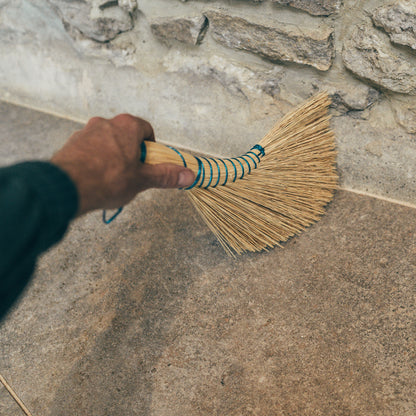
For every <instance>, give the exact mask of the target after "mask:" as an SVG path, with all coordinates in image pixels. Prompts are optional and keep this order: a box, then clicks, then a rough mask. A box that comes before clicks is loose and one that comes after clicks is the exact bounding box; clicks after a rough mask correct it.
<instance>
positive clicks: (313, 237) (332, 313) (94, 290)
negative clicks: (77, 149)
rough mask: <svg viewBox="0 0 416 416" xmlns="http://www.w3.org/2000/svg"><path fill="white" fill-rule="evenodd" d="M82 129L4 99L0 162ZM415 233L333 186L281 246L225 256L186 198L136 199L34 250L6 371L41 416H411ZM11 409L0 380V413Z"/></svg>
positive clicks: (395, 215)
mask: <svg viewBox="0 0 416 416" xmlns="http://www.w3.org/2000/svg"><path fill="white" fill-rule="evenodd" d="M78 127H79V126H78V125H76V124H75V123H72V122H68V121H65V120H61V119H57V118H54V117H51V116H48V115H44V114H40V113H36V112H33V111H29V110H26V109H23V108H18V107H14V106H10V105H6V104H0V163H1V164H2V165H3V164H5V163H9V162H12V161H14V160H21V159H22V158H31V157H33V158H37V157H48V156H49V155H50V154H51V153H52V151H53V150H54V149H55V148H57V147H59V145H60V144H61V143H63V142H64V141H65V139H66V138H67V137H68V136H69V135H70V133H71V132H72V131H73V130H74V129H77V128H78ZM415 222H416V211H415V210H412V209H410V208H406V207H403V206H399V205H394V204H391V203H387V202H384V201H380V200H377V199H372V198H368V197H362V196H358V195H356V194H352V193H349V192H345V191H340V192H338V193H337V195H336V197H335V200H334V202H333V203H332V204H331V205H330V206H329V207H328V210H327V214H326V215H325V216H324V217H323V218H322V220H321V221H320V222H318V223H317V224H316V225H314V226H312V227H310V228H309V229H307V230H306V231H305V232H304V233H303V234H301V235H300V236H299V237H296V238H293V239H292V240H290V241H289V242H288V243H286V244H284V246H283V248H277V249H275V250H272V251H270V252H268V253H261V254H252V255H244V256H241V257H239V258H238V259H236V260H234V259H231V258H229V257H227V256H226V254H225V253H224V252H223V251H222V249H221V247H220V246H219V245H218V244H217V242H216V241H215V239H214V237H213V236H212V235H211V233H210V232H209V231H208V230H207V229H206V227H205V226H204V225H203V223H202V222H201V220H200V219H199V217H198V215H197V214H196V213H195V212H194V211H193V208H192V207H191V205H190V203H189V202H188V200H187V198H186V196H185V195H184V193H182V192H180V191H159V190H152V191H148V192H145V193H143V194H141V195H139V196H138V197H137V198H136V199H135V201H134V202H133V203H131V204H130V205H129V206H128V207H126V209H125V212H123V214H122V215H121V216H120V217H119V218H118V219H117V220H116V221H115V222H114V223H113V224H111V225H110V226H104V225H103V224H102V223H101V218H100V213H99V212H97V213H92V214H89V215H88V216H85V217H83V218H81V219H79V220H77V221H76V222H74V223H73V225H72V227H71V229H70V231H69V232H68V234H67V235H66V237H65V239H64V240H63V241H62V242H61V243H60V244H59V245H58V246H56V247H54V248H52V249H51V250H50V251H49V252H48V253H46V254H45V255H44V256H43V257H42V259H41V260H40V262H39V265H38V270H37V273H36V276H35V278H34V279H33V280H32V283H31V285H30V287H29V288H28V289H27V291H26V293H25V295H24V297H23V298H22V299H21V301H20V302H19V304H18V305H17V306H16V307H15V308H14V309H13V311H12V312H11V313H10V315H9V316H8V319H7V320H6V321H5V322H4V323H3V324H2V325H1V326H0V373H1V374H2V375H3V376H4V377H5V378H6V379H7V380H8V381H9V382H10V384H12V385H13V387H14V388H15V390H16V392H17V393H18V394H19V396H20V397H21V399H22V400H23V401H24V402H25V403H26V405H27V406H28V407H29V409H30V410H31V411H32V412H33V414H34V415H36V416H46V415H50V416H60V415H62V416H63V415H65V416H67V415H71V416H86V415H88V416H130V415H132V416H133V415H140V416H147V415H154V416H156V415H157V416H164V415H166V416H167V415H169V416H179V415H189V416H193V415H201V416H202V415H203V416H212V415H227V416H234V415H235V416H237V415H238V416H243V415H252V416H254V415H256V416H269V415H290V416H292V415H302V416H303V415H314V416H315V415H325V416H327V415H366V416H367V415H377V416H378V415H383V416H384V415H401V416H402V415H403V416H413V415H415V414H416V397H415V395H414V387H415V385H416V352H415V351H416V306H415V305H416V281H415V274H416V232H415V227H414V224H415ZM17 238H18V236H17ZM21 414H22V413H21V411H20V410H19V408H18V407H17V405H16V404H15V403H14V402H13V400H11V398H9V396H8V395H7V393H6V392H5V390H4V389H3V388H2V387H1V386H0V415H2V416H3V415H7V416H20V415H21Z"/></svg>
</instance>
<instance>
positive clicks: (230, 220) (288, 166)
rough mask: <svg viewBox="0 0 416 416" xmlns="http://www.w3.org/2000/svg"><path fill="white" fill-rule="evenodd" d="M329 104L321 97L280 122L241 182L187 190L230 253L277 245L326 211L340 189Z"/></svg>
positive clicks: (325, 96)
mask: <svg viewBox="0 0 416 416" xmlns="http://www.w3.org/2000/svg"><path fill="white" fill-rule="evenodd" d="M329 104H330V99H329V97H328V95H327V94H325V93H321V94H319V95H317V96H316V97H313V98H312V99H311V100H309V101H308V102H306V103H305V104H303V105H302V106H300V107H298V108H297V109H295V110H294V111H292V112H291V113H289V114H288V115H287V116H286V117H284V118H283V119H282V120H281V121H280V122H278V123H277V124H276V125H275V126H274V127H273V129H272V130H271V131H270V132H269V133H268V134H267V135H266V136H265V137H264V138H263V139H262V140H261V141H260V142H259V144H260V145H261V146H263V148H264V150H265V156H264V157H263V158H262V159H261V162H260V163H259V165H258V167H257V169H255V170H253V171H252V172H251V174H249V175H246V176H245V177H244V178H243V179H241V180H237V181H236V182H233V183H228V184H227V185H226V186H218V187H216V188H208V189H203V188H194V189H192V190H190V191H189V192H188V194H189V196H190V198H191V200H192V202H193V204H194V206H195V207H196V209H197V211H198V212H199V213H200V214H201V216H202V218H203V219H204V220H205V222H206V223H207V225H208V226H209V228H210V229H211V230H212V232H213V233H214V234H215V235H216V237H217V238H218V240H219V241H220V243H221V244H222V246H223V247H224V248H225V250H226V251H227V252H228V253H230V254H233V253H237V254H241V253H243V252H245V251H261V250H266V249H268V248H271V247H273V246H275V245H279V243H280V242H284V241H286V240H287V239H288V238H290V237H291V236H293V235H295V234H298V233H299V232H300V231H302V230H303V229H304V228H305V227H308V226H309V225H311V224H312V223H314V222H315V221H317V220H318V219H319V218H320V216H321V215H322V214H323V213H324V209H325V205H326V204H327V203H328V202H329V201H330V200H331V199H332V197H333V193H334V190H335V189H336V187H337V174H336V168H335V161H336V151H335V140H334V134H333V132H332V131H331V129H330V123H329V120H330V117H329V116H328V106H329Z"/></svg>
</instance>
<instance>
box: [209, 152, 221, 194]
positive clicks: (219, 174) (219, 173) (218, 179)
mask: <svg viewBox="0 0 416 416" xmlns="http://www.w3.org/2000/svg"><path fill="white" fill-rule="evenodd" d="M211 160H212V161H213V162H215V164H216V165H217V169H218V177H217V182H216V183H215V185H214V186H213V188H216V187H217V185H218V184H219V183H220V176H221V170H220V165H219V164H218V162H217V161H216V160H215V159H213V158H211Z"/></svg>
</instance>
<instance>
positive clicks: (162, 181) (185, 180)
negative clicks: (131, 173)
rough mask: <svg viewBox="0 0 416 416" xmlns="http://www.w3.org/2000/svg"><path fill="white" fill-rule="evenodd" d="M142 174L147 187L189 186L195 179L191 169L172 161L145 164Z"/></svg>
mask: <svg viewBox="0 0 416 416" xmlns="http://www.w3.org/2000/svg"><path fill="white" fill-rule="evenodd" d="M141 174H142V177H143V179H144V180H145V183H144V185H145V187H146V188H187V187H189V186H191V185H192V184H193V183H194V181H195V174H194V173H193V172H192V170H191V169H187V168H184V167H183V166H177V165H174V164H171V163H162V164H158V165H147V164H144V165H142V172H141Z"/></svg>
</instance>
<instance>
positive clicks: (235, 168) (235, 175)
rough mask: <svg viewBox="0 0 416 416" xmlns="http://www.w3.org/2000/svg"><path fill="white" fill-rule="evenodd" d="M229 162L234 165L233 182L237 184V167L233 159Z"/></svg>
mask: <svg viewBox="0 0 416 416" xmlns="http://www.w3.org/2000/svg"><path fill="white" fill-rule="evenodd" d="M227 160H228V161H229V162H230V163H231V164H232V165H233V168H234V179H233V182H235V180H236V179H237V167H236V166H235V164H234V162H233V160H232V159H227Z"/></svg>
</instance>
